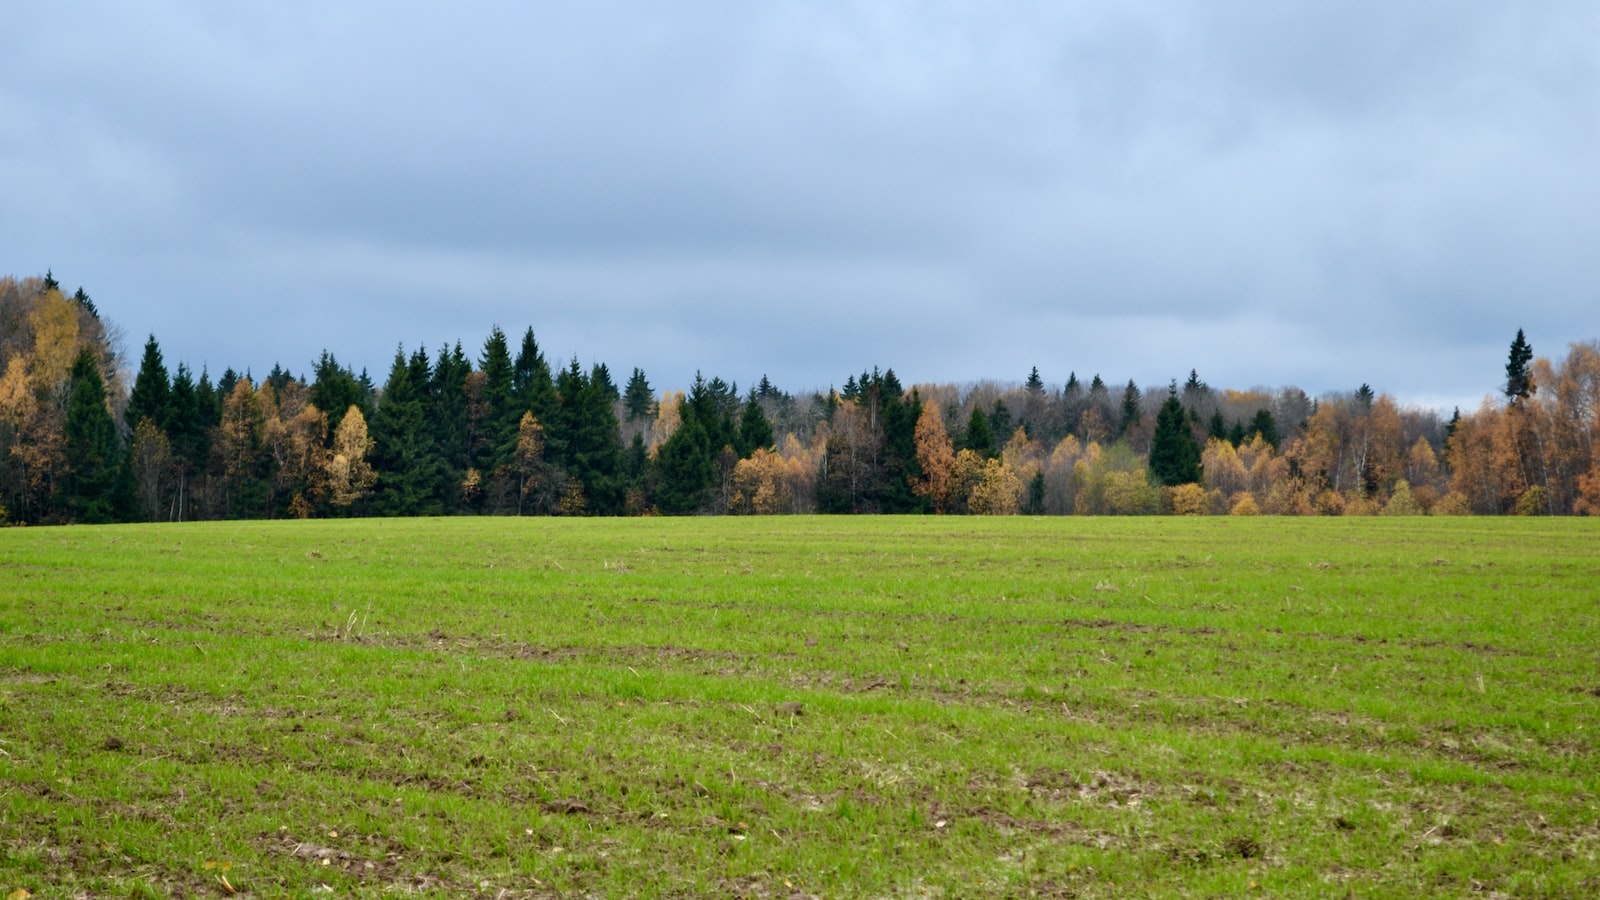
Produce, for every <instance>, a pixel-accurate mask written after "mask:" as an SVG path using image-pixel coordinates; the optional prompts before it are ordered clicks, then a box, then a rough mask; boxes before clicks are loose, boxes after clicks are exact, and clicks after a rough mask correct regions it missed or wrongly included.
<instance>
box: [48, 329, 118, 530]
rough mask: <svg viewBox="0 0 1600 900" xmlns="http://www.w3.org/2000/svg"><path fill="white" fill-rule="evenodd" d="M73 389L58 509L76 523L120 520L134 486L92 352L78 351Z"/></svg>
mask: <svg viewBox="0 0 1600 900" xmlns="http://www.w3.org/2000/svg"><path fill="white" fill-rule="evenodd" d="M69 390H70V393H69V394H68V398H67V420H66V476H65V477H64V478H63V479H62V481H61V484H60V487H59V490H60V496H59V498H58V500H57V505H58V506H59V507H60V508H61V509H62V510H63V511H64V512H65V513H66V515H67V516H68V517H69V518H70V519H71V520H72V521H75V522H83V523H99V522H114V521H117V520H118V519H120V518H122V517H123V515H124V514H125V513H126V511H127V509H128V506H129V501H131V500H132V484H131V481H130V480H129V478H128V470H127V469H126V467H124V466H123V465H122V458H121V451H120V448H119V447H118V446H117V426H116V423H115V422H113V421H112V419H111V411H110V410H109V409H108V408H107V407H106V388H105V382H104V381H102V380H101V378H100V366H99V364H98V363H96V361H95V353H94V350H93V349H91V348H89V347H85V348H83V349H82V350H80V351H79V352H78V357H77V359H76V360H75V361H74V362H73V364H72V375H71V387H70V389H69Z"/></svg>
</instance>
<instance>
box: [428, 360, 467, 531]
mask: <svg viewBox="0 0 1600 900" xmlns="http://www.w3.org/2000/svg"><path fill="white" fill-rule="evenodd" d="M471 374H472V362H471V360H469V359H467V355H466V353H465V352H464V351H463V350H462V349H461V342H460V341H456V343H455V346H454V347H450V346H443V347H440V348H439V355H438V356H436V357H435V358H434V363H433V378H432V380H431V381H430V382H429V384H428V421H429V423H430V424H431V426H432V429H433V442H434V446H435V447H436V448H437V449H438V453H439V458H440V459H441V461H442V462H443V463H444V465H445V471H446V474H445V481H444V482H443V483H442V484H441V485H440V496H439V501H440V503H441V504H442V505H443V507H444V510H445V511H446V512H455V511H457V510H459V509H460V508H461V501H462V497H461V492H460V490H459V487H460V485H461V483H462V480H463V479H464V478H465V477H466V472H467V466H468V465H470V464H471V458H470V456H469V453H468V450H469V442H470V440H471V428H470V416H469V411H468V408H467V376H469V375H471Z"/></svg>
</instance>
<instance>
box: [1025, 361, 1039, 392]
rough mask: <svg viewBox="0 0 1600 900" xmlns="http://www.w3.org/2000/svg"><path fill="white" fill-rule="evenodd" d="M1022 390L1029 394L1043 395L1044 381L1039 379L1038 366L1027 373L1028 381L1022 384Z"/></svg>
mask: <svg viewBox="0 0 1600 900" xmlns="http://www.w3.org/2000/svg"><path fill="white" fill-rule="evenodd" d="M1022 389H1023V390H1025V391H1027V392H1028V393H1030V394H1042V393H1044V379H1043V378H1041V377H1039V367H1038V366H1034V367H1033V370H1032V371H1031V372H1029V373H1028V380H1027V381H1026V382H1024V383H1023V385H1022Z"/></svg>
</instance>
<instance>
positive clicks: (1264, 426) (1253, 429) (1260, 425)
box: [1245, 407, 1282, 449]
mask: <svg viewBox="0 0 1600 900" xmlns="http://www.w3.org/2000/svg"><path fill="white" fill-rule="evenodd" d="M1245 430H1246V431H1247V432H1248V433H1249V434H1259V435H1261V439H1262V440H1263V441H1266V442H1267V443H1269V444H1271V445H1272V447H1273V449H1277V447H1278V443H1279V441H1280V440H1282V438H1281V437H1279V435H1278V420H1277V419H1275V418H1273V416H1272V411H1271V410H1269V409H1266V408H1265V407H1263V408H1261V409H1258V410H1256V415H1255V418H1253V419H1251V420H1250V427H1249V428H1247V429H1245Z"/></svg>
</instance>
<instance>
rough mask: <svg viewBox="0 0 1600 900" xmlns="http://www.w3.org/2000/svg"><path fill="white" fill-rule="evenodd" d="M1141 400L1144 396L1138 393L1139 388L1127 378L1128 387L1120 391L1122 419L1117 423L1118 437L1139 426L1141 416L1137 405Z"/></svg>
mask: <svg viewBox="0 0 1600 900" xmlns="http://www.w3.org/2000/svg"><path fill="white" fill-rule="evenodd" d="M1143 400H1144V395H1143V394H1142V393H1140V391H1139V386H1138V385H1137V384H1134V382H1133V379H1132V378H1129V379H1128V386H1127V387H1125V388H1123V389H1122V418H1121V420H1120V421H1119V422H1118V423H1117V435H1118V436H1121V435H1124V434H1127V433H1128V430H1129V429H1131V428H1132V427H1133V426H1135V425H1137V424H1139V418H1140V415H1141V413H1140V409H1139V404H1140V402H1141V401H1143Z"/></svg>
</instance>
